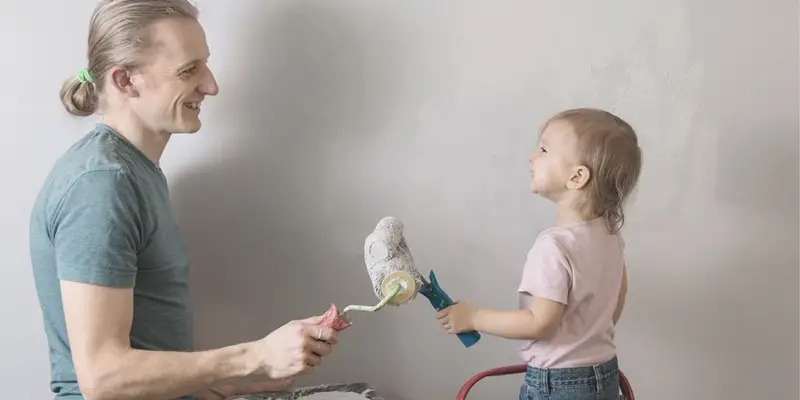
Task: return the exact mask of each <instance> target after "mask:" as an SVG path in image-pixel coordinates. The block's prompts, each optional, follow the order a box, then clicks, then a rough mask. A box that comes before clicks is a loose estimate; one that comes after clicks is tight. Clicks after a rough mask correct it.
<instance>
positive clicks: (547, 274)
mask: <svg viewBox="0 0 800 400" xmlns="http://www.w3.org/2000/svg"><path fill="white" fill-rule="evenodd" d="M571 287H572V274H571V268H570V265H569V262H568V261H567V258H566V256H565V255H564V252H563V250H561V248H560V247H559V246H558V244H557V243H556V242H555V241H554V240H553V239H552V238H549V237H542V238H539V239H538V240H537V241H536V243H534V245H533V248H531V250H530V252H528V258H527V260H526V261H525V267H524V269H523V272H522V280H521V282H520V285H519V289H518V291H519V292H522V293H528V294H530V295H531V296H533V297H538V298H543V299H548V300H552V301H557V302H559V303H562V304H567V299H568V297H569V290H570V288H571Z"/></svg>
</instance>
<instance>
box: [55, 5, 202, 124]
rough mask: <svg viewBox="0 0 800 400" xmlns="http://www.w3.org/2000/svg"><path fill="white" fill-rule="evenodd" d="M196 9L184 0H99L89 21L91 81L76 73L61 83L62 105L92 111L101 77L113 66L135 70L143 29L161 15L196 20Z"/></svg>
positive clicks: (71, 110) (81, 113) (77, 111)
mask: <svg viewBox="0 0 800 400" xmlns="http://www.w3.org/2000/svg"><path fill="white" fill-rule="evenodd" d="M197 14H198V11H197V8H196V7H195V6H193V5H192V4H191V3H189V1H187V0H102V1H100V2H99V3H98V4H97V7H96V8H95V10H94V14H92V18H91V21H90V23H89V39H88V51H87V58H88V65H87V66H86V69H87V70H88V73H89V75H90V76H91V78H92V81H93V82H89V81H81V80H79V79H78V77H77V75H73V76H72V77H71V78H69V79H67V80H66V81H65V82H64V85H63V86H62V87H61V91H60V93H59V94H60V96H61V102H62V103H63V104H64V108H65V109H66V110H67V112H69V113H70V114H72V115H76V116H80V117H85V116H89V115H92V114H94V113H95V112H96V111H97V109H98V107H99V103H100V99H99V97H100V95H101V94H102V93H103V90H104V85H105V81H104V80H103V77H104V76H105V74H106V73H107V72H108V71H109V70H110V69H111V68H112V67H114V66H115V65H122V66H124V67H125V68H128V69H135V68H136V67H137V66H139V65H140V63H141V62H142V55H143V54H144V53H145V51H146V50H147V48H148V45H149V44H150V41H149V40H147V39H148V38H146V37H144V36H143V31H142V30H143V29H144V28H147V27H148V26H149V25H150V24H152V23H154V22H157V21H159V20H162V19H165V18H192V19H197Z"/></svg>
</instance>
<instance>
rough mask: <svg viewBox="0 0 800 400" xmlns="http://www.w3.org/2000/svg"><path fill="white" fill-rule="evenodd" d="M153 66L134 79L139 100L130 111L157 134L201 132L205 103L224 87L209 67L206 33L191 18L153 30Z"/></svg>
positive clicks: (157, 25) (174, 20)
mask: <svg viewBox="0 0 800 400" xmlns="http://www.w3.org/2000/svg"><path fill="white" fill-rule="evenodd" d="M149 30H150V31H149V37H150V38H151V41H152V43H153V45H152V46H151V47H150V49H149V50H148V51H149V52H150V54H148V56H149V63H147V64H146V65H144V66H143V67H142V68H141V69H140V70H139V71H137V73H136V74H134V75H133V76H131V83H132V84H133V85H134V87H135V88H136V91H137V92H138V96H136V97H134V98H132V99H131V106H132V108H133V110H134V112H135V113H136V114H137V116H138V118H139V119H140V122H141V123H142V124H143V125H144V126H145V127H147V128H149V129H150V130H152V131H154V132H157V133H194V132H197V131H198V130H199V129H200V126H201V123H200V104H201V102H202V101H203V99H204V98H205V96H214V95H216V94H217V93H218V92H219V87H218V86H217V82H216V80H215V79H214V75H213V74H212V73H211V70H210V69H209V68H208V64H207V62H208V57H209V50H208V44H207V43H206V37H205V32H204V31H203V28H202V26H200V23H199V22H197V21H195V20H192V19H188V18H185V19H177V18H171V19H164V20H161V21H159V22H157V23H155V24H153V25H152V26H151V27H149Z"/></svg>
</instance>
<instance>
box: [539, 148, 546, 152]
mask: <svg viewBox="0 0 800 400" xmlns="http://www.w3.org/2000/svg"><path fill="white" fill-rule="evenodd" d="M539 150H541V151H542V153H547V150H545V149H544V147H539Z"/></svg>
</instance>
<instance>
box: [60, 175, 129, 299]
mask: <svg viewBox="0 0 800 400" xmlns="http://www.w3.org/2000/svg"><path fill="white" fill-rule="evenodd" d="M139 216H140V213H139V205H138V201H137V196H136V195H135V191H134V188H133V186H132V184H131V181H130V179H129V178H128V177H127V176H126V175H125V174H124V173H123V172H120V171H115V170H108V171H105V170H103V171H92V172H87V173H84V174H83V175H82V176H81V177H80V178H78V179H77V181H76V182H75V183H74V184H73V185H72V186H71V187H70V188H69V190H68V191H67V192H66V194H65V195H64V197H63V198H62V199H61V201H60V203H59V205H58V207H57V208H56V212H55V214H54V219H53V225H52V231H51V232H52V236H53V244H54V247H55V258H56V265H57V274H58V278H59V279H61V280H67V281H75V282H82V283H91V284H96V285H102V286H112V287H123V288H130V287H133V285H134V283H135V281H136V270H137V253H138V248H139V238H140V237H141V235H140V224H139V223H138V221H140V218H139Z"/></svg>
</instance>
